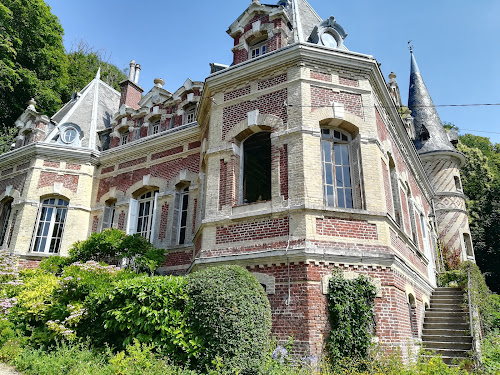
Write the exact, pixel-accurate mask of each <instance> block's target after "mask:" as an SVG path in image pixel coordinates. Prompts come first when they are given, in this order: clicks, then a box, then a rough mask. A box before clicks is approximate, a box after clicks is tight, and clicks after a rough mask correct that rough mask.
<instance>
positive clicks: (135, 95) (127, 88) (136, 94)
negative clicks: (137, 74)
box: [120, 81, 142, 109]
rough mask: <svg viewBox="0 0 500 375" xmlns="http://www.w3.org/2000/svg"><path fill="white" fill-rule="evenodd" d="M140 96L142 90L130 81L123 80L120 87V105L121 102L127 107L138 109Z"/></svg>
mask: <svg viewBox="0 0 500 375" xmlns="http://www.w3.org/2000/svg"><path fill="white" fill-rule="evenodd" d="M141 98H142V91H140V90H138V88H137V87H136V86H135V85H134V84H133V83H132V82H130V81H127V82H125V83H124V84H123V85H122V87H121V97H120V107H121V106H122V104H125V105H127V106H128V107H131V108H134V109H139V101H140V100H141Z"/></svg>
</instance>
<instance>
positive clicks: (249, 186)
mask: <svg viewBox="0 0 500 375" xmlns="http://www.w3.org/2000/svg"><path fill="white" fill-rule="evenodd" d="M242 182H243V183H242V185H243V186H242V188H243V189H242V198H243V199H242V203H253V202H259V201H266V200H270V199H271V134H270V133H266V132H261V133H257V134H254V135H252V136H250V137H249V138H247V139H246V140H245V142H244V143H243V181H242Z"/></svg>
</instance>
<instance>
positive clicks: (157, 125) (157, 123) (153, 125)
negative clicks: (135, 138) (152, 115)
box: [149, 120, 160, 135]
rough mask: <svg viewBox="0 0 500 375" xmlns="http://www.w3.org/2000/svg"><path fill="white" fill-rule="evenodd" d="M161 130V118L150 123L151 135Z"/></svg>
mask: <svg viewBox="0 0 500 375" xmlns="http://www.w3.org/2000/svg"><path fill="white" fill-rule="evenodd" d="M159 132H160V120H156V121H154V122H153V123H151V124H150V125H149V135H153V134H158V133H159Z"/></svg>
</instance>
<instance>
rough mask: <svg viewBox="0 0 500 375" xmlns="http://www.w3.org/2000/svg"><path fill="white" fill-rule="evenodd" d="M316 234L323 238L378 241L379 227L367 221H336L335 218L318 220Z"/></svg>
mask: <svg viewBox="0 0 500 375" xmlns="http://www.w3.org/2000/svg"><path fill="white" fill-rule="evenodd" d="M316 233H317V234H319V235H322V236H333V237H346V238H359V239H365V240H377V239H378V234H377V226H376V225H375V224H369V223H368V222H366V221H360V220H350V219H349V220H346V219H336V218H334V217H325V218H319V217H318V218H316Z"/></svg>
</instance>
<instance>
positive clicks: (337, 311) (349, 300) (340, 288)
mask: <svg viewBox="0 0 500 375" xmlns="http://www.w3.org/2000/svg"><path fill="white" fill-rule="evenodd" d="M376 294H377V293H376V289H375V286H374V285H372V284H371V282H370V280H369V279H367V278H366V277H364V276H359V277H358V278H356V279H353V280H346V279H344V277H343V274H342V272H336V273H334V275H333V277H332V278H331V279H330V282H329V292H328V296H327V297H328V312H329V318H330V325H331V331H330V335H329V337H328V341H327V351H328V355H329V357H330V360H331V361H332V363H334V362H337V361H340V360H342V359H343V358H350V360H361V359H364V358H366V357H367V355H368V349H369V347H370V343H371V337H372V331H373V326H374V319H375V312H374V304H375V296H376Z"/></svg>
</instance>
